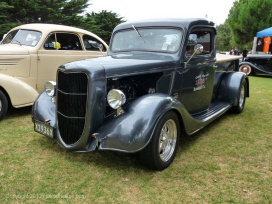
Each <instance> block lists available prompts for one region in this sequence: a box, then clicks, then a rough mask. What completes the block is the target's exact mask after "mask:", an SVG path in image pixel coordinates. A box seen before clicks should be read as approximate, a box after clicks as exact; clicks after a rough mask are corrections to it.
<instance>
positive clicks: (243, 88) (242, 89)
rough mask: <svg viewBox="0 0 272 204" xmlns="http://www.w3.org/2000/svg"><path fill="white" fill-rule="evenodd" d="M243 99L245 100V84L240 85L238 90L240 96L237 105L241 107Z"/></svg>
mask: <svg viewBox="0 0 272 204" xmlns="http://www.w3.org/2000/svg"><path fill="white" fill-rule="evenodd" d="M244 100H245V85H244V84H242V85H241V90H240V98H239V107H240V108H242V107H243V106H244Z"/></svg>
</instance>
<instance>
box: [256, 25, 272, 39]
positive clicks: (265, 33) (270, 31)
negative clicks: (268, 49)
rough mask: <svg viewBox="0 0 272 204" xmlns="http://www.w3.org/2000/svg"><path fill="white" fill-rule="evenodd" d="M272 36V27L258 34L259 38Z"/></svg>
mask: <svg viewBox="0 0 272 204" xmlns="http://www.w3.org/2000/svg"><path fill="white" fill-rule="evenodd" d="M268 36H272V27H271V28H267V29H264V30H261V31H259V32H257V38H263V37H268Z"/></svg>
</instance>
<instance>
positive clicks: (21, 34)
mask: <svg viewBox="0 0 272 204" xmlns="http://www.w3.org/2000/svg"><path fill="white" fill-rule="evenodd" d="M41 36H42V33H41V32H39V31H34V30H13V31H11V32H10V33H8V34H7V36H6V37H5V39H4V40H3V41H2V42H1V44H9V43H11V44H19V45H27V46H36V45H37V44H38V42H39V40H40V39H41Z"/></svg>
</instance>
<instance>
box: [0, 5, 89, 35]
mask: <svg viewBox="0 0 272 204" xmlns="http://www.w3.org/2000/svg"><path fill="white" fill-rule="evenodd" d="M88 2H89V1H88V0H7V1H5V2H1V3H0V11H1V16H0V24H1V26H2V27H3V26H4V27H5V28H6V29H5V32H6V31H7V28H9V29H11V28H12V27H14V25H20V24H26V23H37V22H42V23H55V24H65V25H70V26H76V25H79V24H80V23H81V19H82V16H79V14H81V13H83V12H84V10H85V9H86V8H87V7H88V6H89V5H90V4H89V3H88ZM9 29H8V30H9ZM1 31H3V30H1Z"/></svg>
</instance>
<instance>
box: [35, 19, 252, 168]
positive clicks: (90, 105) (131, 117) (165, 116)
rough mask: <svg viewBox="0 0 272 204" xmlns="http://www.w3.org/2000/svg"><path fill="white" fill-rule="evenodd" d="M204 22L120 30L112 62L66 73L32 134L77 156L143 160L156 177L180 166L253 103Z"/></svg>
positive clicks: (97, 61) (42, 101) (40, 102)
mask: <svg viewBox="0 0 272 204" xmlns="http://www.w3.org/2000/svg"><path fill="white" fill-rule="evenodd" d="M215 42H216V29H215V26H214V23H213V22H210V21H208V20H206V19H201V18H193V19H156V20H145V21H129V22H125V23H122V24H120V25H118V26H117V27H116V28H115V29H114V30H113V34H112V38H111V42H110V45H109V50H108V55H107V56H104V57H98V58H93V59H86V60H81V61H75V62H71V63H66V64H63V65H61V66H60V67H59V68H58V71H57V76H56V78H57V81H56V82H52V81H51V82H47V84H46V86H45V91H44V92H42V93H41V94H40V95H39V97H38V98H37V100H36V101H35V103H34V105H33V109H32V120H33V123H34V130H35V131H36V132H38V133H40V134H43V135H45V136H47V137H49V138H51V139H54V140H55V141H56V142H57V143H58V144H59V145H60V146H61V147H62V148H64V149H66V150H68V151H73V152H90V151H94V150H112V151H120V152H126V153H136V152H138V153H139V155H140V160H141V162H142V163H143V164H144V165H146V166H148V167H150V168H152V169H155V170H163V169H165V168H167V167H168V166H169V165H170V164H171V163H172V162H173V160H174V158H175V155H176V152H177V147H178V144H179V138H180V136H181V134H188V135H191V134H193V133H195V132H197V131H199V130H200V129H202V128H203V127H204V126H206V125H207V124H209V123H210V122H212V121H214V120H215V119H216V118H218V117H219V116H221V115H222V114H223V113H225V112H226V111H228V110H230V111H233V112H235V113H241V112H242V111H243V109H244V105H245V101H246V97H248V96H249V81H248V78H247V76H246V74H244V73H241V72H235V71H234V70H236V69H237V68H238V67H237V66H238V63H237V61H238V58H237V57H233V58H231V57H228V58H223V59H222V58H221V59H217V58H216V48H215Z"/></svg>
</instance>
